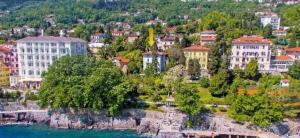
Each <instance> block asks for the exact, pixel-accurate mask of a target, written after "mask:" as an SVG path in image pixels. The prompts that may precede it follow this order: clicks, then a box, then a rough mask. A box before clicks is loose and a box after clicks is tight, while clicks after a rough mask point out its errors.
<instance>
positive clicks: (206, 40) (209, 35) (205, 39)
mask: <svg viewBox="0 0 300 138" xmlns="http://www.w3.org/2000/svg"><path fill="white" fill-rule="evenodd" d="M216 39H217V33H216V32H215V31H214V30H205V31H203V32H201V33H200V43H201V45H207V44H211V43H214V42H215V41H216Z"/></svg>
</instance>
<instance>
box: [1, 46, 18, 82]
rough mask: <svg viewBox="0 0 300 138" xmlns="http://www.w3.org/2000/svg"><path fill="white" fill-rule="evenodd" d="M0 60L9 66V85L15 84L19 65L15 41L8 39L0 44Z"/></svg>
mask: <svg viewBox="0 0 300 138" xmlns="http://www.w3.org/2000/svg"><path fill="white" fill-rule="evenodd" d="M0 60H2V61H3V63H4V64H5V65H6V66H7V67H8V68H9V71H10V86H12V87H15V86H17V84H18V81H19V65H18V53H17V43H16V42H14V41H9V42H7V43H5V44H3V45H1V46H0Z"/></svg>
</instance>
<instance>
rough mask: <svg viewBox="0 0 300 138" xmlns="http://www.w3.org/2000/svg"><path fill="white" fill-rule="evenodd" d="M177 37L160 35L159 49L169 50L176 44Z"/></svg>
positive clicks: (158, 40)
mask: <svg viewBox="0 0 300 138" xmlns="http://www.w3.org/2000/svg"><path fill="white" fill-rule="evenodd" d="M175 43H176V38H175V37H171V36H166V37H159V38H158V39H157V43H156V45H157V49H158V50H161V51H165V50H168V49H169V48H171V46H173V45H175Z"/></svg>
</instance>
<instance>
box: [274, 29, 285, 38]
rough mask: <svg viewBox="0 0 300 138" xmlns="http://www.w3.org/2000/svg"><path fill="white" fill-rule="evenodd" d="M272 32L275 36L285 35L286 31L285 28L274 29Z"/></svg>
mask: <svg viewBox="0 0 300 138" xmlns="http://www.w3.org/2000/svg"><path fill="white" fill-rule="evenodd" d="M272 34H273V35H274V36H276V37H285V36H286V31H285V30H274V31H273V32H272Z"/></svg>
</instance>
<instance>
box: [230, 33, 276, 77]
mask: <svg viewBox="0 0 300 138" xmlns="http://www.w3.org/2000/svg"><path fill="white" fill-rule="evenodd" d="M271 47H272V43H271V41H270V40H268V39H264V38H263V37H262V36H243V37H240V38H238V39H234V40H233V41H232V47H231V57H230V67H229V68H230V69H234V68H235V67H239V68H240V69H245V67H246V65H247V64H248V63H249V62H250V60H251V59H256V60H257V62H258V70H259V71H260V72H268V71H269V70H270V63H271Z"/></svg>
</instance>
